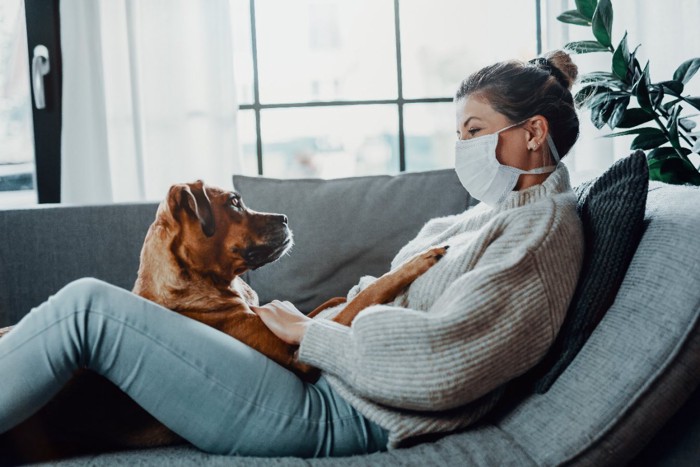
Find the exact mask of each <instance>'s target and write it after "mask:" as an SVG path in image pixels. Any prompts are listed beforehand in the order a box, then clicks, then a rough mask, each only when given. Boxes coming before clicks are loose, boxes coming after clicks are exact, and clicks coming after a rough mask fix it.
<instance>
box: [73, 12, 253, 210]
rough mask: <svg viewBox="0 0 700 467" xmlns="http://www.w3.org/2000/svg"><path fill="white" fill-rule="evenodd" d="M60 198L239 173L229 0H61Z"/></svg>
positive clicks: (223, 180) (86, 199)
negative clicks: (61, 111)
mask: <svg viewBox="0 0 700 467" xmlns="http://www.w3.org/2000/svg"><path fill="white" fill-rule="evenodd" d="M60 15H61V49H62V55H63V123H62V148H61V158H62V159H61V163H62V166H61V200H62V202H65V203H109V202H122V201H136V200H158V199H162V198H163V197H164V196H165V194H166V193H167V189H168V187H169V186H170V185H171V184H173V183H181V182H187V181H192V180H196V179H198V178H201V179H203V180H204V181H205V182H207V183H209V184H212V185H218V186H221V187H230V186H231V175H232V174H233V173H234V172H240V170H241V163H240V156H239V152H238V143H237V129H236V127H237V125H236V123H237V122H236V117H237V109H238V105H237V102H236V95H235V83H234V77H233V44H232V32H231V17H230V5H229V0H196V1H195V0H189V1H188V0H61V4H60Z"/></svg>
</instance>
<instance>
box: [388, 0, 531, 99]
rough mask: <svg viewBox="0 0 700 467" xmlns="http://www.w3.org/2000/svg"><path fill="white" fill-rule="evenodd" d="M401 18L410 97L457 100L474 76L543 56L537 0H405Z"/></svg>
mask: <svg viewBox="0 0 700 467" xmlns="http://www.w3.org/2000/svg"><path fill="white" fill-rule="evenodd" d="M506 12H507V14H505V13H506ZM400 16H401V57H402V63H401V67H402V77H403V94H404V96H405V97H407V98H421V97H436V96H437V97H451V96H453V95H454V92H455V90H456V89H457V86H458V85H459V83H460V82H461V81H462V80H463V79H464V78H465V77H466V76H467V75H469V74H470V73H471V72H473V71H476V70H477V69H479V68H481V67H483V66H485V65H488V64H490V63H493V62H496V61H499V60H504V59H511V58H516V59H522V60H529V59H530V58H533V57H534V56H535V55H536V52H537V38H536V22H535V1H534V0H528V1H523V0H499V1H491V2H467V1H464V0H432V1H430V2H426V1H423V0H401V3H400Z"/></svg>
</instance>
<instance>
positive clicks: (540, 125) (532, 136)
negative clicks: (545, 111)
mask: <svg viewBox="0 0 700 467" xmlns="http://www.w3.org/2000/svg"><path fill="white" fill-rule="evenodd" d="M524 127H525V130H527V137H526V138H527V141H526V142H525V143H526V145H527V149H528V150H530V151H537V150H538V149H539V148H540V146H542V144H544V141H545V138H546V137H547V133H549V122H548V121H547V119H546V118H544V117H543V116H542V115H535V116H534V117H532V118H530V119H528V121H527V122H525V125H524Z"/></svg>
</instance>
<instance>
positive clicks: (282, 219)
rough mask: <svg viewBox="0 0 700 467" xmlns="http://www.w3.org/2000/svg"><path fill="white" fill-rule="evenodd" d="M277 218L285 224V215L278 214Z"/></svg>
mask: <svg viewBox="0 0 700 467" xmlns="http://www.w3.org/2000/svg"><path fill="white" fill-rule="evenodd" d="M277 218H278V219H279V220H280V221H282V223H283V224H284V225H287V216H285V215H284V214H280V215H279V216H277Z"/></svg>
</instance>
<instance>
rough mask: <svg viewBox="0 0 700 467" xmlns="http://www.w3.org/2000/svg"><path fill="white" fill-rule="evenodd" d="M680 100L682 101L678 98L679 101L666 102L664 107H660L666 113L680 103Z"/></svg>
mask: <svg viewBox="0 0 700 467" xmlns="http://www.w3.org/2000/svg"><path fill="white" fill-rule="evenodd" d="M682 100H683V99H680V98H679V99H673V100H672V101H668V102H666V103H665V104H664V105H662V106H661V107H663V109H664V110H665V111H667V112H668V109H670V108H671V107H673V106H674V105H676V104H678V103H679V102H680V101H682Z"/></svg>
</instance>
